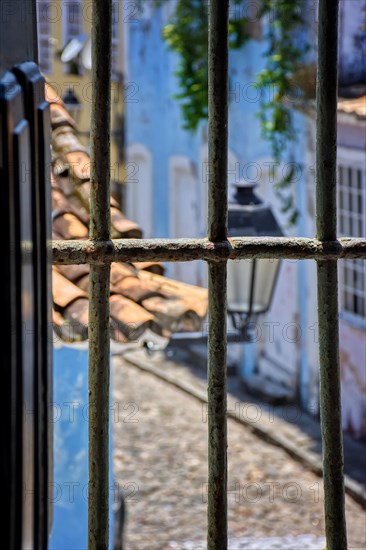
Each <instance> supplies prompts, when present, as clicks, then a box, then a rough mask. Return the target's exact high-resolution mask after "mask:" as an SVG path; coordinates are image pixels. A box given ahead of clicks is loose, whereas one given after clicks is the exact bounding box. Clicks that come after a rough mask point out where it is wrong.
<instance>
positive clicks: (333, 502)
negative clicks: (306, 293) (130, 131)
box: [52, 0, 366, 550]
mask: <svg viewBox="0 0 366 550" xmlns="http://www.w3.org/2000/svg"><path fill="white" fill-rule="evenodd" d="M338 8H339V6H338V0H319V36H318V84H317V162H316V200H317V237H316V238H314V239H306V238H282V237H280V238H274V237H272V238H266V237H262V238H253V237H238V238H232V239H230V240H228V238H227V203H228V201H227V109H228V103H227V100H228V71H227V69H228V10H229V0H211V2H210V3H209V140H208V141H209V186H208V187H209V189H208V238H207V239H162V240H159V239H150V240H148V239H147V240H133V239H131V240H113V241H111V240H110V229H109V228H110V212H109V181H110V173H109V170H110V158H109V139H110V84H111V43H112V40H111V39H112V36H111V35H112V32H111V29H112V1H111V0H104V1H102V0H93V25H92V59H93V69H92V90H93V96H92V112H91V168H92V173H91V193H90V212H91V226H90V240H89V241H56V242H53V243H52V252H53V262H54V263H55V264H83V263H89V264H90V265H91V269H90V301H89V307H90V314H89V396H90V397H89V399H90V407H89V410H90V414H89V496H88V498H89V508H88V514H89V548H90V549H98V550H99V549H102V548H107V547H108V414H109V411H108V408H109V395H108V392H109V300H108V298H109V271H110V269H109V266H110V263H111V262H113V261H130V262H133V261H148V260H151V261H153V260H156V261H162V262H165V261H191V260H197V259H200V260H206V261H207V262H208V281H209V285H208V288H209V327H208V332H209V335H208V336H209V337H208V413H209V414H208V419H209V422H208V457H209V458H208V462H209V464H208V466H209V468H208V469H209V476H208V504H207V507H208V529H207V547H208V548H209V549H220V550H221V549H225V548H227V455H226V452H227V428H226V348H227V339H226V322H225V320H226V311H227V308H226V263H227V261H228V260H239V259H249V258H287V259H298V260H305V259H308V260H309V259H312V260H316V261H317V281H318V319H319V358H320V380H321V392H320V408H321V423H322V441H323V470H324V500H325V531H326V538H327V548H328V550H336V549H339V548H347V541H346V526H345V502H344V478H343V443H342V429H341V411H340V371H339V341H338V290H337V289H338V281H337V260H339V259H341V258H342V259H343V258H346V259H347V260H354V259H358V260H361V259H362V260H365V259H366V239H362V238H345V239H340V240H337V232H336V225H337V212H336V198H337V197H336V179H337V177H336V176H337V164H336V143H337V141H336V137H337V117H336V115H337V64H338V63H337V62H338V60H337V39H338V36H337V33H338Z"/></svg>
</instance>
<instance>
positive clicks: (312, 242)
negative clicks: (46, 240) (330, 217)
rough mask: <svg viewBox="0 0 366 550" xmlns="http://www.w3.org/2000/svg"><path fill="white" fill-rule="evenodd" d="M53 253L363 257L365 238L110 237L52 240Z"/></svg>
mask: <svg viewBox="0 0 366 550" xmlns="http://www.w3.org/2000/svg"><path fill="white" fill-rule="evenodd" d="M50 254H51V255H52V261H53V263H54V264H55V265H57V264H64V265H72V264H96V265H106V264H108V263H109V262H143V261H158V262H188V261H192V260H206V261H211V262H222V261H226V260H229V259H230V260H239V259H251V258H283V259H289V260H319V259H322V258H325V259H327V260H339V259H341V258H342V259H343V258H348V259H356V258H358V259H363V260H366V239H339V241H326V242H324V241H323V242H322V241H319V240H318V239H305V238H300V237H299V238H292V237H291V238H285V237H273V238H269V237H235V238H230V239H228V240H227V241H221V242H216V243H215V244H213V243H212V242H211V241H209V240H208V239H120V240H119V239H115V240H111V241H101V242H92V241H53V242H52V244H51V247H50Z"/></svg>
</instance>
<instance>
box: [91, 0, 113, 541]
mask: <svg viewBox="0 0 366 550" xmlns="http://www.w3.org/2000/svg"><path fill="white" fill-rule="evenodd" d="M92 9H93V15H92V105H91V121H90V131H91V132H90V136H91V138H90V153H91V154H90V156H91V178H90V180H91V185H90V238H91V239H94V240H97V241H103V240H109V239H110V181H109V180H110V93H111V92H110V90H111V28H112V0H93V4H92ZM109 282H110V265H109V264H107V265H105V266H94V265H91V266H90V299H89V498H88V533H89V536H88V548H89V550H107V549H108V531H109V519H108V518H109V506H108V498H109V493H108V485H109V483H108V478H109V468H108V455H109V353H110V348H109Z"/></svg>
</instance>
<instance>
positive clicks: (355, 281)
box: [338, 154, 366, 319]
mask: <svg viewBox="0 0 366 550" xmlns="http://www.w3.org/2000/svg"><path fill="white" fill-rule="evenodd" d="M362 156H363V154H362ZM362 164H363V165H364V164H365V163H364V159H362V161H361V165H360V166H357V165H356V166H355V165H354V164H351V162H350V161H349V162H348V163H346V162H345V161H344V160H343V159H342V161H341V162H340V163H339V167H338V204H339V210H338V212H339V232H340V234H341V235H343V236H345V235H349V236H351V237H362V236H363V235H365V234H366V189H365V186H366V175H365V169H363V167H362ZM340 304H341V308H342V310H343V311H346V312H347V313H351V314H352V315H356V316H357V317H360V318H361V319H365V318H366V266H365V262H363V261H362V260H348V259H346V260H344V261H343V262H341V264H340Z"/></svg>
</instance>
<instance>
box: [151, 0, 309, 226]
mask: <svg viewBox="0 0 366 550" xmlns="http://www.w3.org/2000/svg"><path fill="white" fill-rule="evenodd" d="M154 4H155V6H156V7H159V6H161V0H156V1H155V3H154ZM251 4H253V3H251ZM303 6H304V3H303V0H280V1H279V0H262V1H261V2H258V3H257V4H256V5H255V6H254V7H256V8H257V11H256V14H255V15H256V17H255V16H253V13H252V14H251V13H249V8H250V6H249V4H248V3H247V2H245V1H243V0H232V2H231V7H230V20H229V46H230V48H233V49H240V48H241V47H242V46H243V45H244V44H245V43H246V42H247V41H248V40H249V39H250V38H256V39H260V38H261V37H262V36H261V32H260V31H259V30H258V28H259V27H263V28H264V29H265V34H264V38H265V40H266V41H267V42H268V44H269V47H268V50H267V52H266V53H265V68H264V69H263V70H262V71H261V72H260V73H259V74H258V75H257V83H258V86H259V89H260V90H261V94H260V97H261V100H260V103H259V111H258V118H259V120H260V123H261V129H262V136H263V138H264V139H266V140H267V141H268V142H269V143H270V146H271V151H272V155H273V157H274V159H275V160H276V161H281V160H283V159H284V155H285V154H286V151H287V149H288V145H289V144H291V143H294V141H295V140H296V131H295V127H294V116H293V109H292V107H293V99H294V94H295V97H296V99H298V98H299V96H300V95H301V94H302V93H303V92H302V90H301V89H300V88H299V86H298V85H297V84H296V78H295V75H296V74H300V73H301V70H303V67H304V63H303V59H304V54H305V53H306V52H307V51H308V46H307V45H306V46H305V47H304V44H301V48H300V47H299V46H298V45H296V42H297V41H298V35H299V34H300V33H301V31H302V30H303V28H304V18H303V16H302V9H303ZM208 7H209V4H208V2H207V0H177V2H176V8H175V11H174V13H173V15H172V17H171V19H170V21H169V23H168V24H167V25H166V26H165V27H164V28H163V31H162V35H163V38H164V40H165V41H166V43H167V46H168V47H169V48H170V49H171V50H172V51H174V52H175V53H176V54H178V56H179V62H178V67H177V70H176V76H177V78H178V84H179V88H180V92H179V93H178V94H176V95H175V96H174V97H175V98H176V99H177V100H178V101H179V102H180V106H181V109H182V114H183V120H184V128H185V129H187V130H191V131H195V130H196V129H197V127H198V125H199V123H200V122H201V121H202V120H206V119H207V115H208V64H207V57H208V51H207V43H208ZM287 179H288V178H287ZM285 188H286V189H287V191H288V188H289V183H288V182H287V181H282V182H278V183H277V184H276V186H275V190H276V193H277V195H278V196H279V198H280V199H281V201H282V203H283V211H285V212H287V213H288V214H289V220H290V221H291V223H295V221H296V219H297V215H298V213H297V210H296V207H295V201H294V198H293V197H292V199H291V201H290V199H289V194H288V192H287V194H286V196H285V195H284V193H283V190H284V189H285Z"/></svg>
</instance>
